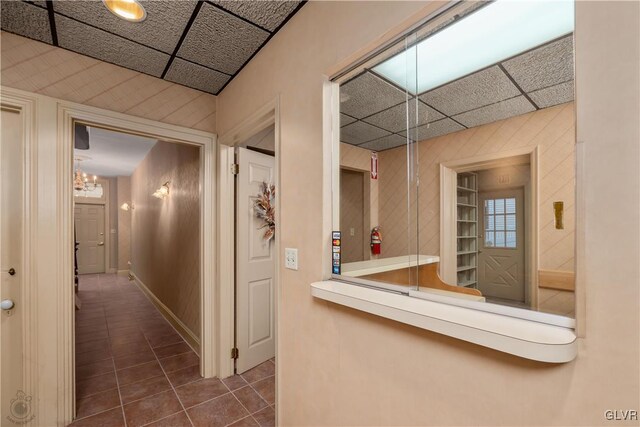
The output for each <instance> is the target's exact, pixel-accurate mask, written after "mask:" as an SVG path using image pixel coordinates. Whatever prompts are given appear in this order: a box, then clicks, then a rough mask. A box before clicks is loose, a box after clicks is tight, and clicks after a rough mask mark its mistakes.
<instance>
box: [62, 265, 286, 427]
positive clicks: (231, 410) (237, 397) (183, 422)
mask: <svg viewBox="0 0 640 427" xmlns="http://www.w3.org/2000/svg"><path fill="white" fill-rule="evenodd" d="M77 295H78V297H79V298H80V300H81V301H82V308H81V309H80V310H76V330H75V334H76V410H77V419H76V421H75V422H73V423H72V424H71V425H72V426H91V427H93V426H104V427H108V426H109V427H110V426H114V427H115V426H127V427H135V426H143V425H153V426H171V427H180V426H196V427H197V426H226V425H234V426H271V425H275V410H274V409H275V387H274V386H275V361H274V360H270V361H267V362H265V363H263V364H261V365H259V366H257V367H255V368H253V369H251V370H249V371H247V372H245V373H244V374H243V375H236V376H234V377H231V378H228V379H225V380H223V381H221V380H219V379H217V378H210V379H202V378H201V377H200V374H199V358H198V356H197V354H196V353H195V352H194V351H193V350H192V349H191V347H190V346H189V345H187V343H186V342H185V341H184V340H183V339H182V338H181V337H180V335H178V333H176V331H175V330H174V329H173V327H172V326H171V325H170V324H169V323H168V322H167V321H165V320H164V318H163V317H162V316H161V314H160V312H159V311H158V310H157V309H156V308H155V307H154V306H153V304H152V303H151V302H150V301H149V300H148V299H147V297H146V296H145V295H144V294H143V293H142V292H141V291H140V290H139V289H138V288H137V287H136V286H135V284H134V283H133V282H129V280H128V279H127V278H126V277H122V276H117V275H115V274H99V275H85V276H80V286H79V292H78V294H77Z"/></svg>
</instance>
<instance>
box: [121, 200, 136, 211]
mask: <svg viewBox="0 0 640 427" xmlns="http://www.w3.org/2000/svg"><path fill="white" fill-rule="evenodd" d="M120 209H122V210H123V211H132V210H133V209H134V207H133V202H132V203H128V202H124V203H123V204H121V205H120Z"/></svg>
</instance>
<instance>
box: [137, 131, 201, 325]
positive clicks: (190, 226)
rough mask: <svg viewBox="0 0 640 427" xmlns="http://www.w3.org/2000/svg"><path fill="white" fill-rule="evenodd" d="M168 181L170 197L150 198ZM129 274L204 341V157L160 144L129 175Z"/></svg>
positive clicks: (180, 146) (186, 147)
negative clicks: (202, 172) (201, 272)
mask: <svg viewBox="0 0 640 427" xmlns="http://www.w3.org/2000/svg"><path fill="white" fill-rule="evenodd" d="M166 181H170V182H171V183H170V190H169V191H170V193H169V196H168V197H167V198H165V199H157V198H155V197H153V196H152V193H153V192H154V191H155V190H156V189H157V188H158V187H160V186H161V185H162V184H164V183H165V182H166ZM131 198H132V201H133V204H134V206H135V209H134V210H133V211H132V221H131V264H132V265H131V270H132V272H133V273H134V274H135V275H136V277H137V278H138V279H139V280H140V281H141V282H142V283H143V284H144V285H145V286H146V287H147V288H148V289H149V290H150V291H151V292H152V293H153V294H154V295H155V296H156V297H157V298H158V299H159V300H160V301H161V302H162V303H163V304H164V305H166V306H167V307H168V308H169V309H170V310H171V311H172V312H173V314H175V315H176V317H178V319H180V320H181V321H182V322H183V323H184V324H185V325H186V326H187V327H188V328H189V329H190V330H191V332H192V333H193V334H194V335H195V336H197V337H199V336H200V151H199V149H198V148H195V147H192V146H189V145H184V144H172V143H168V142H162V141H159V142H158V143H156V145H154V146H153V148H152V149H151V151H149V153H148V154H147V156H146V157H145V158H144V160H143V161H142V162H141V163H140V165H138V167H137V168H136V170H135V171H134V172H133V174H132V175H131Z"/></svg>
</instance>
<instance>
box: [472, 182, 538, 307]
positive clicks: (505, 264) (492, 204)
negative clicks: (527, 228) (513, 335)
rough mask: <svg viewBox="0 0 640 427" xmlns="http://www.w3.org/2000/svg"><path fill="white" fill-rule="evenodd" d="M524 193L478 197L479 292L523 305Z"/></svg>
mask: <svg viewBox="0 0 640 427" xmlns="http://www.w3.org/2000/svg"><path fill="white" fill-rule="evenodd" d="M524 209H525V206H524V190H523V188H514V189H508V190H499V191H486V192H481V193H480V209H479V211H480V216H481V217H480V224H481V225H482V230H483V231H482V233H481V234H480V236H479V237H480V238H479V242H480V253H479V257H478V289H480V291H481V292H482V294H483V295H485V296H487V297H494V298H501V299H507V300H511V301H518V302H524V300H525V283H524V280H525V274H524V270H525V262H524V254H525V244H526V242H525V233H524V217H525V210H524Z"/></svg>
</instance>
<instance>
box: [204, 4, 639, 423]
mask: <svg viewBox="0 0 640 427" xmlns="http://www.w3.org/2000/svg"><path fill="white" fill-rule="evenodd" d="M425 5H427V4H426V3H419V2H309V3H308V4H307V5H305V7H303V8H302V9H301V10H300V12H299V13H298V14H297V15H296V16H294V17H293V18H292V19H291V20H290V21H289V22H288V23H287V25H286V26H285V27H284V28H283V29H282V30H281V31H280V32H279V33H278V34H277V35H276V36H275V37H274V38H273V39H272V40H271V41H270V42H269V44H268V45H267V46H266V47H265V48H264V49H263V50H262V51H260V53H259V54H258V55H256V56H255V57H254V59H253V60H252V61H251V62H250V63H249V64H248V65H247V66H246V67H245V68H244V69H243V70H242V72H241V73H240V75H239V76H238V77H237V78H236V79H235V80H234V81H233V82H232V83H231V84H230V85H229V86H227V88H226V89H225V91H224V92H223V93H222V94H221V95H220V96H219V97H218V101H219V110H218V111H219V115H218V123H217V126H218V130H219V133H220V134H224V133H225V131H227V130H229V129H231V128H232V127H233V126H234V125H237V124H238V123H239V122H240V121H242V120H243V119H244V118H246V117H248V116H249V115H250V114H251V113H252V112H254V111H256V110H257V109H258V108H259V107H261V106H263V105H265V104H266V103H267V102H269V101H271V100H273V99H274V98H275V97H276V96H279V97H280V105H281V117H280V121H281V122H280V125H281V128H280V129H281V146H280V149H281V153H280V154H281V155H280V159H279V161H280V164H281V190H280V191H281V193H280V194H281V195H282V197H281V216H280V223H281V224H282V225H281V232H280V234H279V236H280V239H281V240H280V243H281V246H280V247H293V248H298V249H299V270H298V271H292V270H286V269H284V268H283V266H280V270H279V273H280V293H279V301H278V305H279V317H278V322H279V323H278V333H279V335H278V337H279V344H278V355H277V364H278V390H279V403H278V405H277V411H278V414H279V417H280V418H279V422H280V423H281V424H283V425H296V426H301V425H314V426H319V425H329V424H332V425H490V424H493V425H543V424H555V425H600V424H606V421H605V419H604V416H603V411H604V410H605V409H609V408H613V409H615V408H638V404H639V393H640V386H639V382H640V380H639V378H640V371H639V368H638V360H639V359H640V352H639V348H640V341H639V338H638V324H639V323H640V317H639V316H640V315H639V311H638V300H640V292H639V284H638V277H640V271H639V267H638V265H639V264H638V262H637V260H638V258H639V257H640V250H639V247H638V235H639V233H640V229H639V226H638V225H639V223H640V218H639V216H638V200H639V194H638V193H639V191H638V177H637V170H638V157H639V154H640V153H639V152H638V140H639V139H640V133H639V131H638V121H637V117H638V116H639V115H640V111H639V108H638V105H639V104H640V100H639V98H638V93H639V92H640V85H639V81H638V76H639V75H640V70H639V68H638V63H639V62H640V61H639V56H640V55H639V44H638V41H639V40H640V34H639V32H638V14H639V12H640V10H639V7H640V4H639V3H637V2H619V3H613V2H577V17H576V19H577V29H576V48H577V51H578V52H577V55H576V71H577V78H576V85H577V99H578V100H579V105H578V109H577V117H578V129H577V132H578V141H580V142H583V144H582V145H581V146H582V147H584V148H583V150H584V161H583V165H584V168H585V171H586V173H585V176H584V180H583V181H582V182H581V184H582V185H581V190H580V191H583V192H584V193H585V200H586V211H585V216H584V222H585V223H586V225H587V226H586V229H585V236H584V239H583V240H584V241H583V244H582V245H579V246H578V254H579V256H578V285H577V286H578V289H579V291H578V296H579V300H580V301H582V302H584V304H585V305H584V307H585V309H584V312H581V311H580V310H579V312H578V314H577V316H578V319H579V322H580V328H581V330H584V338H581V339H580V340H579V354H578V357H577V359H576V360H575V361H573V362H571V363H567V364H563V365H559V366H556V365H546V364H541V363H535V362H531V361H527V360H524V359H520V358H517V357H514V356H510V355H506V354H503V353H499V352H496V351H493V350H489V349H486V348H483V347H479V346H476V345H473V344H469V343H466V342H462V341H459V340H456V339H453V338H447V337H444V336H441V335H438V334H435V333H430V332H427V331H424V330H421V329H417V328H413V327H410V326H404V325H401V324H399V323H397V322H393V321H390V320H384V319H381V318H378V317H375V316H372V315H368V314H365V313H362V312H359V311H356V310H351V309H348V308H344V307H341V306H338V305H335V304H332V303H329V302H325V301H319V300H315V299H314V298H313V297H312V296H311V294H310V289H309V284H310V283H311V282H313V281H317V280H320V279H322V278H323V272H326V271H327V266H323V265H322V261H321V260H322V253H323V251H325V249H326V248H327V246H326V242H327V240H328V238H329V235H328V233H329V231H330V230H323V227H322V212H323V207H322V195H323V193H322V190H323V189H322V182H323V169H322V153H323V151H322V149H323V147H322V141H323V139H322V129H323V127H322V81H323V80H322V79H323V74H325V73H327V71H328V70H330V69H332V68H333V69H335V65H336V64H337V63H338V62H339V61H341V60H343V59H344V58H346V57H347V56H350V55H352V54H353V53H354V52H356V51H357V50H359V49H361V48H362V47H363V46H365V45H367V44H369V43H371V42H373V41H375V40H376V38H377V37H379V36H381V35H382V34H384V32H385V31H387V30H390V29H391V28H393V27H395V26H396V25H398V24H399V23H400V22H401V21H402V20H403V19H405V18H407V17H409V16H410V15H411V14H413V13H414V12H416V11H418V9H420V8H422V7H425ZM435 6H436V5H435V4H431V5H430V6H428V7H435ZM605 106H606V107H605ZM612 206H615V209H609V208H607V207H612ZM325 232H326V234H327V235H325ZM582 302H581V303H582ZM579 307H581V306H580V305H579ZM581 310H582V309H581ZM627 424H637V422H633V423H627ZM616 425H624V423H622V422H617V423H616Z"/></svg>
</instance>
